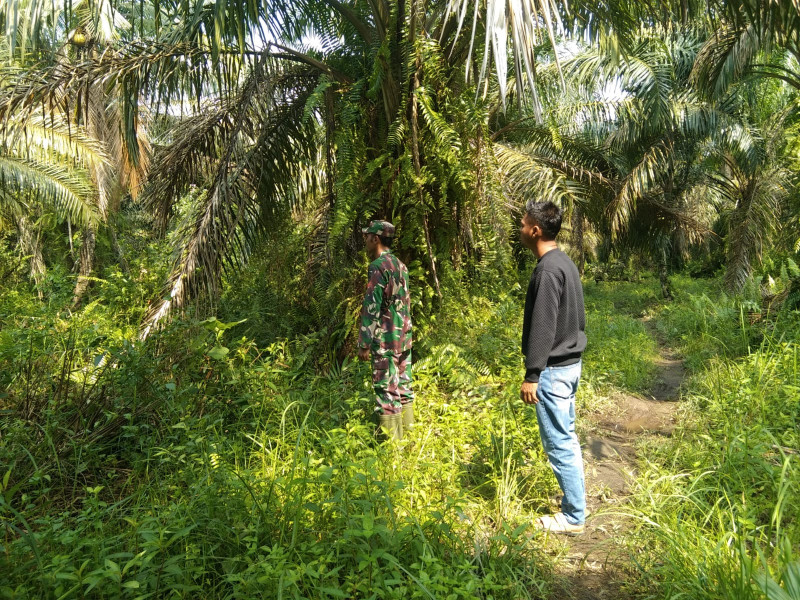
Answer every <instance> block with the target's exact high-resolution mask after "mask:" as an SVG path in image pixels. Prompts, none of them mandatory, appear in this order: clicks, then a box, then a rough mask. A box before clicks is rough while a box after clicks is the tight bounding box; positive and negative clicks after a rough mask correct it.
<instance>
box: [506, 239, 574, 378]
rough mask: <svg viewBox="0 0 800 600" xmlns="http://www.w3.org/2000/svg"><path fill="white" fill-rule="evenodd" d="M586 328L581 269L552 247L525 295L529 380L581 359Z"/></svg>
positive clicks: (524, 350) (524, 333) (524, 335)
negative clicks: (551, 368)
mask: <svg viewBox="0 0 800 600" xmlns="http://www.w3.org/2000/svg"><path fill="white" fill-rule="evenodd" d="M585 329H586V313H585V311H584V308H583V288H582V287H581V277H580V274H579V273H578V269H577V267H576V266H575V263H573V262H572V260H570V258H569V256H567V255H566V254H564V252H562V251H561V250H558V249H556V250H550V251H549V252H546V253H545V255H544V256H542V257H541V258H540V259H539V262H538V263H537V264H536V268H535V269H534V270H533V275H531V281H530V283H529V284H528V293H527V294H526V296H525V318H524V320H523V323H522V353H523V354H524V355H525V381H530V382H538V381H539V374H540V373H541V372H542V370H543V369H544V368H545V367H547V366H564V365H572V364H575V363H577V362H578V361H579V360H580V359H581V353H582V352H583V351H584V350H585V349H586V333H584V330H585Z"/></svg>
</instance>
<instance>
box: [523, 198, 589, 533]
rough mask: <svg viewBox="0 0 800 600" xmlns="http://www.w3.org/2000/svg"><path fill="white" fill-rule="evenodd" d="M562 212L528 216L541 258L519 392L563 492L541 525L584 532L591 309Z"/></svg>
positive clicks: (529, 235)
mask: <svg viewBox="0 0 800 600" xmlns="http://www.w3.org/2000/svg"><path fill="white" fill-rule="evenodd" d="M561 217H562V211H561V209H560V208H558V207H557V206H556V205H555V204H553V203H552V202H528V204H527V206H526V207H525V215H524V216H523V218H522V227H521V228H520V238H521V240H522V243H523V245H524V246H525V247H527V248H529V249H530V250H532V251H533V253H534V254H535V255H536V258H538V259H539V261H538V262H537V264H536V268H535V269H534V271H533V275H532V276H531V281H530V283H529V284H528V293H527V295H526V296H525V318H524V320H523V325H522V353H523V354H524V355H525V381H524V382H523V384H522V389H521V390H520V397H521V398H522V401H523V402H525V403H526V404H534V405H535V406H536V418H537V420H538V422H539V433H540V435H541V438H542V446H543V447H544V450H545V452H546V453H547V457H548V459H549V461H550V466H551V467H552V468H553V473H554V474H555V476H556V479H557V480H558V484H559V486H561V491H562V492H563V494H564V495H563V497H562V500H561V512H558V513H556V514H554V515H546V516H543V517H539V518H538V519H536V526H537V527H538V528H539V529H543V530H546V531H550V532H553V533H563V534H567V535H577V534H580V533H583V529H584V520H585V518H586V491H585V486H584V478H583V458H582V456H581V447H580V444H579V443H578V437H577V436H576V435H575V391H576V390H577V389H578V381H579V380H580V376H581V353H582V352H583V351H584V349H585V348H586V334H585V333H584V330H585V328H586V313H585V311H584V307H583V288H582V287H581V278H580V274H579V273H578V269H577V267H575V263H573V262H572V260H570V258H569V257H568V256H567V255H566V254H564V252H562V251H561V250H559V248H558V244H556V236H557V235H558V232H559V231H560V230H561Z"/></svg>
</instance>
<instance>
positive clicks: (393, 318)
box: [358, 252, 411, 353]
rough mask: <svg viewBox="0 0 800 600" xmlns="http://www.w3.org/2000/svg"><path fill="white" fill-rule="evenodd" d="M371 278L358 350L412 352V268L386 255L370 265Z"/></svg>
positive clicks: (362, 318) (362, 309)
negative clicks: (410, 282)
mask: <svg viewBox="0 0 800 600" xmlns="http://www.w3.org/2000/svg"><path fill="white" fill-rule="evenodd" d="M367 278H368V281H367V291H366V294H365V295H364V304H363V305H362V307H361V327H360V328H359V335H358V347H359V348H370V349H371V350H372V351H373V352H379V353H381V352H395V353H399V352H405V351H406V350H410V349H411V300H410V297H409V293H408V269H406V266H405V265H404V264H403V263H402V262H400V260H399V259H398V258H397V257H396V256H395V255H394V254H392V253H391V252H384V253H383V254H381V255H380V256H379V257H378V258H376V259H375V260H373V261H372V262H371V263H370V265H369V270H368V271H367Z"/></svg>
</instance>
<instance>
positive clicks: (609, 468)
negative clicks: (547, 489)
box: [546, 322, 686, 600]
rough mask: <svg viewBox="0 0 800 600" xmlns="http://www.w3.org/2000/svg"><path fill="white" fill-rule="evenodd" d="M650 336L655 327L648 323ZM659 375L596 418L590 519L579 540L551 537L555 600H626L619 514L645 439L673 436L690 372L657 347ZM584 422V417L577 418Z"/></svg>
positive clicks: (586, 446) (588, 440)
mask: <svg viewBox="0 0 800 600" xmlns="http://www.w3.org/2000/svg"><path fill="white" fill-rule="evenodd" d="M645 325H646V326H647V327H648V329H649V330H650V331H651V334H653V335H654V337H656V339H658V338H657V336H655V332H654V331H653V329H654V328H652V327H650V324H649V323H647V322H646V323H645ZM656 367H657V369H658V375H657V378H656V381H655V383H654V385H653V386H652V388H651V389H650V390H649V392H648V393H647V394H644V395H641V396H639V395H633V394H626V393H617V394H615V395H614V396H613V397H612V398H611V400H612V401H613V404H614V406H615V410H614V411H613V414H608V415H603V416H599V417H597V416H595V419H594V421H595V422H594V426H593V427H592V428H591V430H590V433H589V434H588V435H586V434H584V435H583V437H582V439H581V446H582V447H583V455H584V462H585V473H586V495H587V508H588V510H589V517H588V519H587V521H586V532H585V533H584V534H583V535H582V536H579V537H575V538H569V537H562V536H556V535H551V536H548V538H547V541H546V547H547V549H548V552H552V553H557V554H559V555H560V560H559V561H558V563H559V565H560V566H559V567H558V571H559V575H560V576H561V577H560V580H561V583H560V589H559V590H557V594H556V595H555V596H554V597H557V598H573V599H575V600H606V599H615V600H617V599H619V600H624V599H625V598H628V597H629V596H628V595H627V594H626V593H625V591H624V589H623V587H622V583H623V580H624V575H625V571H626V570H627V567H628V564H629V560H630V558H629V556H628V554H627V550H625V549H624V548H623V546H622V545H621V538H622V536H623V534H624V533H625V532H626V531H627V530H628V529H629V528H630V527H631V523H630V522H629V520H627V519H626V518H625V517H624V516H622V515H620V514H618V513H619V512H620V511H619V510H617V509H618V508H619V507H620V506H621V505H624V504H625V503H626V502H627V501H628V498H629V496H630V484H631V481H632V480H633V478H634V477H635V475H636V469H637V465H638V464H639V457H638V456H637V451H638V450H637V447H638V446H640V442H641V441H643V440H644V439H648V438H649V439H658V438H663V437H668V436H670V435H671V434H672V430H673V428H674V425H675V410H676V407H677V401H678V398H679V394H680V387H681V384H682V383H683V381H684V379H685V376H686V373H685V369H684V366H683V362H682V361H681V360H680V358H679V357H678V356H677V354H676V353H675V352H673V351H672V350H670V349H668V348H666V347H664V346H663V344H661V343H659V357H658V359H657V360H656ZM579 418H580V417H579Z"/></svg>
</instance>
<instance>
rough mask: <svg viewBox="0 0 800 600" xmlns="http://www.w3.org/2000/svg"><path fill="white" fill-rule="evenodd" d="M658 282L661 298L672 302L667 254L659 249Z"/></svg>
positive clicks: (663, 249)
mask: <svg viewBox="0 0 800 600" xmlns="http://www.w3.org/2000/svg"><path fill="white" fill-rule="evenodd" d="M658 280H659V282H660V283H661V296H662V297H663V298H664V300H672V299H673V296H672V285H671V284H670V281H669V253H668V252H667V249H666V248H662V249H661V260H659V261H658Z"/></svg>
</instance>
